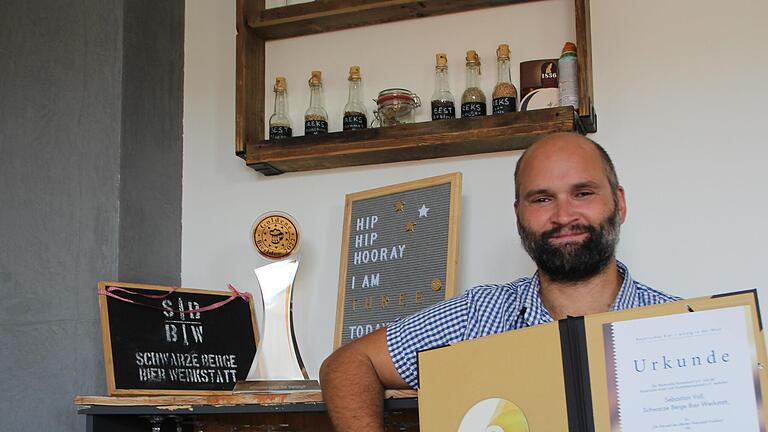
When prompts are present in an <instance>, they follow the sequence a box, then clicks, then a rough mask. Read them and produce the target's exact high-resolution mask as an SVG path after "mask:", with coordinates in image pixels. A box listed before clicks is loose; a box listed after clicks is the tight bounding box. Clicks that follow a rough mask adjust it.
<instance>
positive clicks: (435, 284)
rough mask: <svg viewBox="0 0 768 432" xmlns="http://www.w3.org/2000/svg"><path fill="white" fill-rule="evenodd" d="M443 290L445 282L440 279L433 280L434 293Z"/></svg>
mask: <svg viewBox="0 0 768 432" xmlns="http://www.w3.org/2000/svg"><path fill="white" fill-rule="evenodd" d="M442 288H443V281H441V280H440V279H432V291H435V292H437V291H440V289H442Z"/></svg>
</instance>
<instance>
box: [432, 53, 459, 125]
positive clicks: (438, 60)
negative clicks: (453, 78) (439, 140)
mask: <svg viewBox="0 0 768 432" xmlns="http://www.w3.org/2000/svg"><path fill="white" fill-rule="evenodd" d="M452 118H456V106H455V104H454V99H453V94H452V93H451V89H450V88H449V86H448V56H446V55H445V53H437V55H435V92H434V93H432V120H443V119H452Z"/></svg>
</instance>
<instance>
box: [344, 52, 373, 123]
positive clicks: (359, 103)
mask: <svg viewBox="0 0 768 432" xmlns="http://www.w3.org/2000/svg"><path fill="white" fill-rule="evenodd" d="M348 80H349V98H348V99H347V104H346V105H344V121H343V124H344V125H343V130H345V131H347V130H354V129H366V128H367V127H368V111H367V110H366V109H365V105H364V104H363V94H362V91H363V90H362V86H361V78H360V66H351V67H350V68H349V78H348Z"/></svg>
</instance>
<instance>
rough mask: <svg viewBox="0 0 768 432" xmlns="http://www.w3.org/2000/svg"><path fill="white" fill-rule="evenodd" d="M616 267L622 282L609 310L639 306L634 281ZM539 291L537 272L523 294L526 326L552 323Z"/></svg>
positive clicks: (617, 263)
mask: <svg viewBox="0 0 768 432" xmlns="http://www.w3.org/2000/svg"><path fill="white" fill-rule="evenodd" d="M616 267H617V268H618V270H619V275H621V277H622V278H623V281H622V283H621V288H619V293H618V294H617V295H616V299H615V300H614V301H613V305H612V306H611V308H610V310H611V311H616V310H621V309H629V308H633V307H637V306H639V305H638V302H637V288H636V287H635V281H634V280H633V279H632V276H631V275H630V274H629V270H628V269H627V266H625V265H624V264H623V263H622V262H620V261H618V260H617V261H616ZM540 289H541V280H540V279H539V272H538V271H537V272H536V273H534V274H533V276H532V277H531V283H530V285H529V287H528V289H527V290H525V292H524V293H523V304H522V306H523V307H524V308H525V313H524V316H523V318H524V320H525V323H526V325H528V326H535V325H538V324H544V323H549V322H552V321H554V319H553V318H552V315H550V313H549V311H548V310H547V308H546V307H545V306H544V303H542V301H541V296H540V295H539V290H540Z"/></svg>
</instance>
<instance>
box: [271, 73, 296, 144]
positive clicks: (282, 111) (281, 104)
mask: <svg viewBox="0 0 768 432" xmlns="http://www.w3.org/2000/svg"><path fill="white" fill-rule="evenodd" d="M274 91H275V111H274V113H273V114H272V115H271V116H270V117H269V139H271V140H275V139H283V138H290V137H292V136H293V129H292V128H291V118H290V117H289V116H288V85H287V84H286V82H285V77H277V78H276V79H275V87H274Z"/></svg>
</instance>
